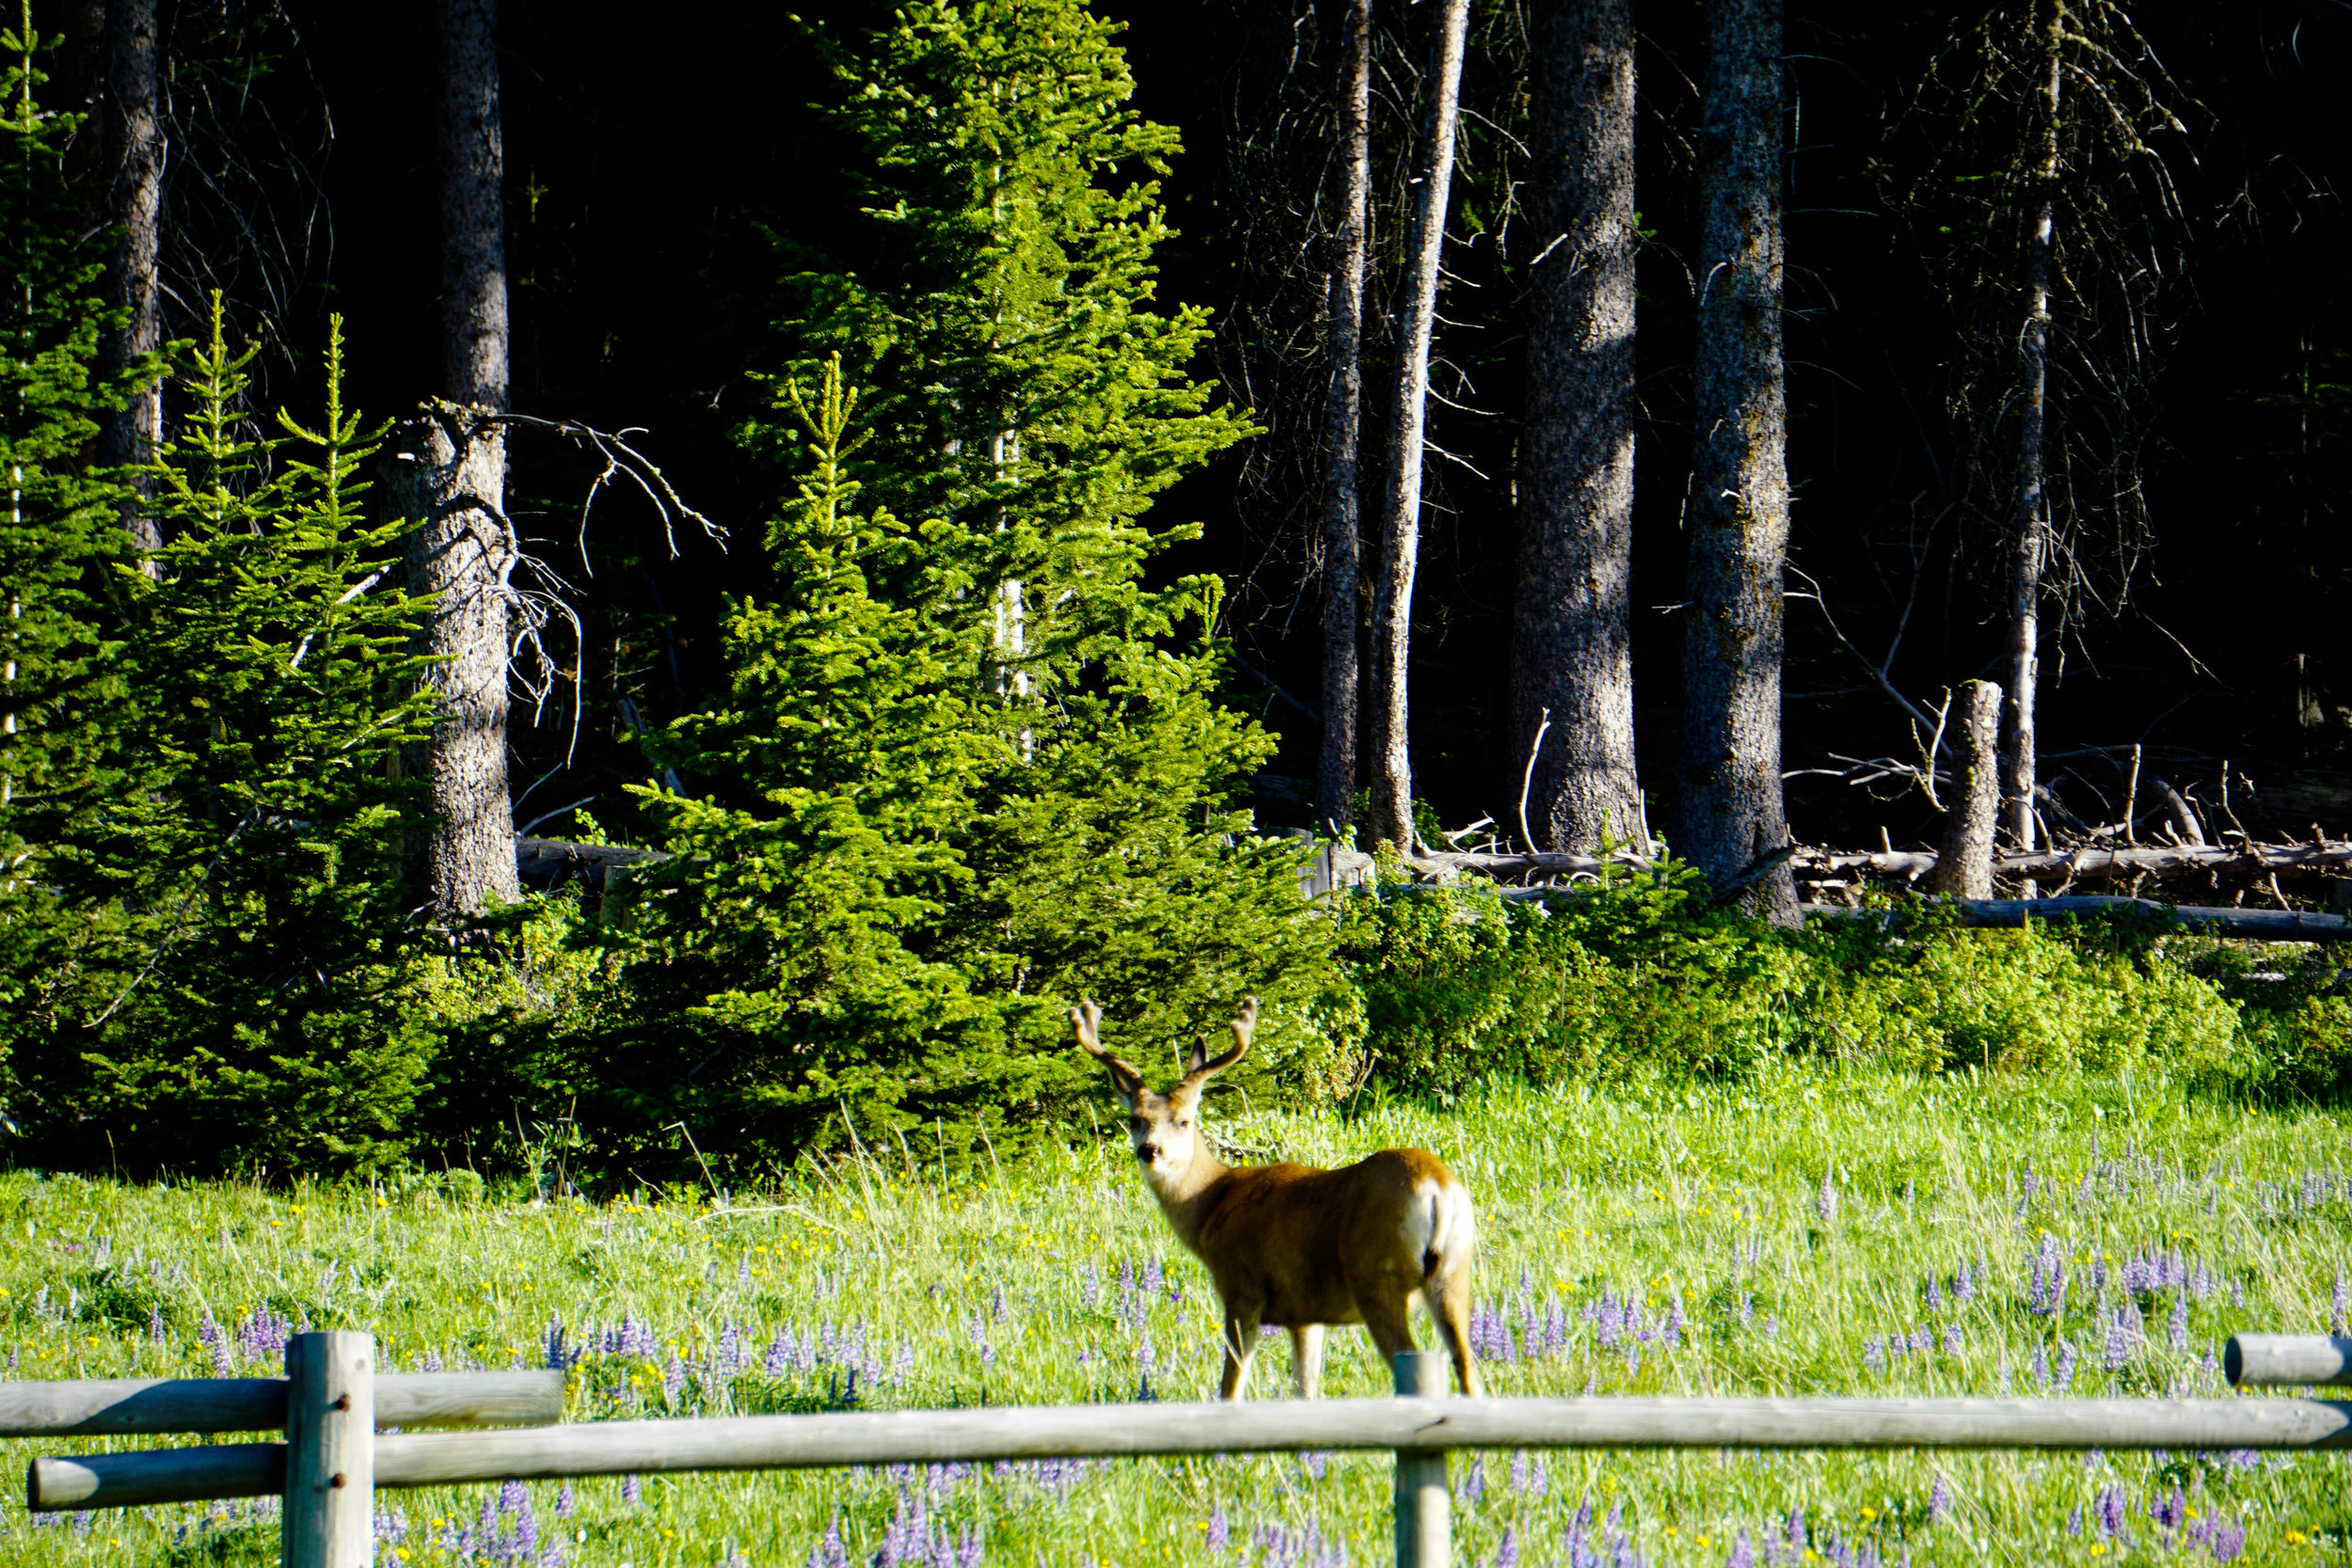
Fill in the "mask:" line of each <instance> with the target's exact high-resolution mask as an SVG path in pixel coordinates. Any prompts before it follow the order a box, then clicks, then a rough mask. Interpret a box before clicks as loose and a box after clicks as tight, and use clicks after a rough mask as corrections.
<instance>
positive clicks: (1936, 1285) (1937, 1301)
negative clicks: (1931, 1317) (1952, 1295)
mask: <svg viewBox="0 0 2352 1568" xmlns="http://www.w3.org/2000/svg"><path fill="white" fill-rule="evenodd" d="M1927 1301H1928V1310H1929V1311H1931V1312H1941V1311H1943V1310H1944V1286H1943V1283H1942V1281H1940V1280H1938V1279H1937V1278H1936V1277H1935V1275H1928V1288H1927Z"/></svg>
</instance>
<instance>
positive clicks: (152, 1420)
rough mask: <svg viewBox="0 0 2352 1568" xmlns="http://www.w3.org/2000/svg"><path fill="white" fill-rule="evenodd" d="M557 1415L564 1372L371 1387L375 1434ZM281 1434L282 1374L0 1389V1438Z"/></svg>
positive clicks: (390, 1380) (539, 1422) (422, 1377)
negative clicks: (388, 1429)
mask: <svg viewBox="0 0 2352 1568" xmlns="http://www.w3.org/2000/svg"><path fill="white" fill-rule="evenodd" d="M563 1418H564V1374H563V1373H562V1372H552V1371H547V1372H542V1371H512V1372H392V1373H388V1374H386V1375H385V1376H382V1377H379V1378H377V1379H376V1380H375V1424H376V1425H377V1426H379V1427H423V1426H548V1425H550V1424H552V1423H554V1422H556V1421H560V1420H562V1419H563ZM285 1429H286V1380H285V1379H284V1378H282V1377H214V1378H185V1379H178V1380H167V1379H161V1378H128V1377H126V1378H103V1379H101V1378H92V1379H88V1380H86V1381H82V1382H75V1383H0V1437H122V1436H136V1435H151V1434H154V1433H167V1432H283V1431H284V1430H285Z"/></svg>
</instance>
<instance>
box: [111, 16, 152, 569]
mask: <svg viewBox="0 0 2352 1568" xmlns="http://www.w3.org/2000/svg"><path fill="white" fill-rule="evenodd" d="M155 10H156V6H155V0H110V3H109V4H108V5H107V7H106V114H105V122H106V143H105V155H106V156H107V157H108V158H109V159H110V160H111V161H112V165H113V171H114V182H113V184H114V190H113V198H112V211H111V212H110V213H109V214H108V217H109V220H110V221H111V222H112V223H113V224H114V226H115V243H114V254H113V256H112V258H111V259H110V261H109V263H108V266H107V268H106V303H107V304H108V305H111V306H112V307H114V308H115V309H118V310H122V311H125V312H127V313H128V319H127V320H126V321H125V322H124V324H123V325H122V327H121V329H120V330H119V331H115V332H110V333H108V334H107V335H106V341H105V343H104V345H103V353H102V355H101V359H100V362H101V367H102V368H103V370H105V371H107V372H121V371H122V370H124V369H125V368H126V367H128V366H130V365H132V364H134V363H135V362H136V361H137V360H138V359H139V358H141V357H142V356H146V355H150V354H152V353H154V352H155V351H156V350H157V349H159V348H161V347H162V346H163V342H164V324H163V310H162V294H161V291H160V290H159V289H158V288H157V287H156V255H157V250H158V247H159V245H160V242H161V238H162V231H163V208H164V119H163V64H162V55H163V49H162V41H161V40H160V39H159V38H158V37H157V36H156V18H155ZM163 429H164V389H163V384H162V382H160V381H158V382H156V383H154V384H153V385H151V386H148V387H142V388H139V389H138V390H137V391H136V392H135V393H133V394H132V396H131V399H130V401H129V402H128V403H126V404H124V405H123V406H122V407H120V408H119V409H117V410H115V411H114V412H113V413H111V414H108V415H107V416H106V422H105V424H104V426H103V429H102V430H101V432H100V436H99V455H100V457H101V459H102V460H103V461H104V462H106V463H110V464H120V465H125V466H128V465H132V464H143V463H149V462H151V461H153V459H154V454H155V445H156V443H157V442H158V441H160V440H161V439H162V438H163ZM154 495H155V483H154V481H153V480H152V479H151V478H149V477H148V476H146V475H144V474H142V475H139V476H137V477H135V478H134V479H133V480H132V482H131V485H130V489H129V491H128V493H127V494H126V496H125V498H124V500H123V508H122V527H123V531H125V532H127V533H128V534H130V536H131V544H132V546H133V548H135V549H137V550H139V551H141V552H147V553H151V552H152V551H154V550H156V549H159V548H161V547H162V546H163V533H162V531H161V529H160V528H159V526H158V525H157V523H156V520H155V509H154Z"/></svg>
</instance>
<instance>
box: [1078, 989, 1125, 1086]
mask: <svg viewBox="0 0 2352 1568" xmlns="http://www.w3.org/2000/svg"><path fill="white" fill-rule="evenodd" d="M1102 1022H1103V1009H1102V1008H1101V1007H1099V1006H1095V1004H1093V1003H1092V1002H1081V1003H1079V1004H1078V1005H1077V1006H1074V1007H1073V1008H1071V1009H1070V1031H1071V1033H1072V1034H1073V1035H1074V1036H1076V1037H1077V1040H1078V1045H1079V1047H1080V1049H1082V1050H1084V1051H1085V1052H1086V1053H1087V1054H1088V1055H1089V1056H1091V1057H1093V1058H1094V1059H1095V1060H1096V1061H1098V1062H1100V1063H1102V1064H1103V1065H1104V1067H1106V1068H1108V1069H1111V1082H1112V1083H1114V1084H1116V1085H1119V1092H1120V1093H1121V1094H1123V1095H1126V1096H1128V1097H1129V1098H1131V1099H1132V1098H1133V1097H1134V1096H1135V1095H1136V1094H1137V1093H1138V1092H1140V1091H1141V1090H1142V1088H1143V1074H1142V1073H1140V1072H1137V1071H1136V1069H1135V1067H1134V1065H1133V1064H1131V1063H1129V1062H1126V1061H1124V1060H1122V1059H1120V1057H1117V1056H1114V1055H1112V1054H1111V1053H1109V1052H1107V1051H1105V1050H1104V1049H1103V1036H1102V1033H1101V1030H1100V1025H1101V1023H1102Z"/></svg>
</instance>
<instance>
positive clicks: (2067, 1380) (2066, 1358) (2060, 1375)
mask: <svg viewBox="0 0 2352 1568" xmlns="http://www.w3.org/2000/svg"><path fill="white" fill-rule="evenodd" d="M2053 1376H2054V1377H2055V1379H2056V1381H2057V1383H2058V1388H2059V1390H2060V1391H2061V1392H2064V1391H2066V1390H2069V1389H2072V1388H2073V1387H2074V1340H2072V1339H2060V1340H2059V1341H2058V1368H2057V1370H2056V1371H2055V1372H2054V1374H2053Z"/></svg>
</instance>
